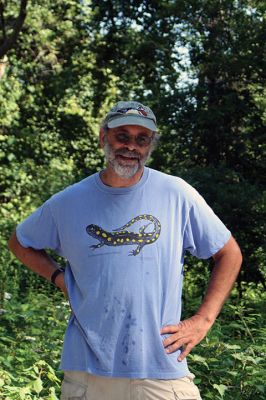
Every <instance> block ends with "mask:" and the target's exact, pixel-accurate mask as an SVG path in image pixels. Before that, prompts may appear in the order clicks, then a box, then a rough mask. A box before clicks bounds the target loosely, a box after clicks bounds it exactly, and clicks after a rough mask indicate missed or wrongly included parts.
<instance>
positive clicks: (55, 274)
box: [50, 267, 65, 286]
mask: <svg viewBox="0 0 266 400" xmlns="http://www.w3.org/2000/svg"><path fill="white" fill-rule="evenodd" d="M64 272H65V270H64V268H62V267H60V268H57V269H56V270H55V271H54V272H53V273H52V275H51V278H50V280H51V283H52V284H53V285H55V286H56V283H55V281H56V278H57V277H58V275H60V274H62V273H64Z"/></svg>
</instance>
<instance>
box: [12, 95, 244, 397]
mask: <svg viewBox="0 0 266 400" xmlns="http://www.w3.org/2000/svg"><path fill="white" fill-rule="evenodd" d="M156 132H157V125H156V118H155V115H154V114H153V112H152V110H151V109H150V108H148V107H145V106H144V105H142V104H140V103H138V102H132V101H130V102H118V103H117V104H116V105H115V106H114V107H113V108H112V109H111V111H110V112H109V113H108V114H107V116H106V118H105V120H104V122H103V124H102V128H101V130H100V145H101V147H102V148H103V150H104V152H105V156H106V161H107V165H106V169H104V170H103V171H101V172H100V173H96V174H94V175H92V176H90V177H88V178H86V179H84V180H83V181H81V182H79V183H77V184H75V185H73V186H70V187H68V188H66V189H65V190H63V191H62V192H60V193H57V194H55V195H54V196H53V197H52V198H51V199H49V200H48V201H47V202H45V203H44V204H43V205H42V206H41V207H40V208H39V209H38V210H36V211H35V212H34V213H33V214H32V215H30V216H29V217H28V218H27V219H26V220H25V221H24V222H22V223H21V224H20V225H19V226H18V227H17V230H16V233H14V234H13V235H12V237H11V239H10V241H9V246H10V249H11V250H12V252H13V253H14V254H15V255H16V257H17V258H18V259H19V260H21V261H22V262H23V263H24V264H25V265H27V266H28V267H29V268H30V269H32V270H33V271H35V272H36V273H38V274H40V275H41V276H43V277H45V278H46V279H49V280H51V281H52V282H53V283H54V284H55V285H57V286H58V287H59V288H60V289H61V290H62V291H63V292H64V293H65V294H67V296H68V298H69V302H70V305H71V309H72V314H71V318H70V320H69V324H68V328H67V331H66V336H65V341H64V348H63V354H62V361H61V368H62V369H63V370H64V371H65V379H64V382H63V386H62V399H90V400H96V399H97V400H99V399H108V400H125V399H132V400H133V399H134V400H136V399H139V400H148V399H151V400H152V399H169V400H174V399H195V400H196V399H200V398H201V397H200V394H199V391H198V388H197V387H196V385H195V384H194V383H193V377H194V376H193V375H192V374H191V373H190V372H189V370H188V367H187V364H186V356H187V355H188V354H189V352H190V351H191V349H192V348H193V347H194V346H195V345H196V344H197V343H199V342H200V341H201V340H202V339H203V338H204V337H205V336H206V334H207V332H208V330H209V329H210V328H211V326H212V325H213V323H214V321H215V319H216V317H217V315H218V313H219V311H220V309H221V307H222V305H223V303H224V301H225V300H226V298H227V296H228V295H229V292H230V290H231V288H232V285H233V283H234V282H235V279H236V277H237V274H238V272H239V269H240V265H241V253H240V250H239V247H238V245H237V244H236V242H235V240H234V239H233V238H232V236H231V234H230V232H229V231H228V230H227V228H226V227H225V226H224V225H223V224H222V222H221V221H220V220H219V219H218V217H217V216H216V215H215V214H214V213H213V211H212V210H211V209H210V208H209V206H208V205H207V204H206V203H205V201H204V200H203V199H202V197H201V196H200V195H199V194H198V193H197V192H196V191H195V190H194V189H193V188H192V187H191V186H190V185H188V184H187V183H185V182H184V181H183V180H182V179H180V178H177V177H174V176H169V175H166V174H163V173H161V172H158V171H155V170H152V169H149V168H147V167H145V166H144V165H145V162H146V160H147V158H148V157H149V155H150V153H151V151H152V149H153V148H154V146H155V143H156V140H157V133H156ZM46 248H50V249H53V250H54V251H55V252H56V253H57V254H59V255H61V256H63V257H65V258H66V259H67V261H68V264H67V267H66V269H65V271H64V270H63V269H61V268H58V265H57V264H56V262H55V261H54V260H53V259H51V258H50V257H49V256H48V255H47V254H46V252H45V250H44V249H46ZM185 251H189V252H190V253H191V254H192V255H194V256H196V257H199V258H209V257H211V256H212V257H213V258H214V261H215V267H214V270H213V273H212V277H211V279H210V282H209V285H208V288H207V292H206V295H205V297H204V300H203V302H202V304H201V305H200V307H199V309H198V310H195V315H193V316H192V317H191V318H189V319H187V320H184V321H181V322H180V315H181V292H182V280H183V260H184V253H185Z"/></svg>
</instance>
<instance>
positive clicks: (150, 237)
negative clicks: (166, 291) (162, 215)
mask: <svg viewBox="0 0 266 400" xmlns="http://www.w3.org/2000/svg"><path fill="white" fill-rule="evenodd" d="M140 220H143V221H149V222H148V223H147V224H145V225H143V226H141V227H140V228H139V232H134V231H128V230H127V228H129V227H130V226H132V225H133V224H135V223H136V222H137V221H140ZM151 224H153V226H154V228H153V230H152V231H150V232H146V230H147V227H148V226H149V225H151ZM86 231H87V233H88V234H89V235H90V236H92V237H93V238H95V239H98V240H99V243H98V244H94V245H92V246H90V247H91V248H92V249H94V250H95V249H99V248H100V247H102V246H104V245H106V246H125V245H136V246H137V248H135V249H134V250H132V251H131V252H130V253H129V255H131V256H136V255H137V254H139V253H140V251H141V250H142V249H143V247H144V246H146V245H147V244H152V243H154V242H155V241H156V240H157V239H158V238H159V236H160V232H161V224H160V222H159V221H158V219H157V218H155V217H153V216H152V215H147V214H142V215H139V216H137V217H135V218H132V219H131V220H130V221H129V222H128V223H127V224H126V225H123V226H121V227H120V228H117V229H113V231H112V232H108V231H105V230H104V229H103V228H101V227H100V226H98V225H94V224H91V225H88V226H87V227H86Z"/></svg>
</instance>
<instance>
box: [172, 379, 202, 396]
mask: <svg viewBox="0 0 266 400" xmlns="http://www.w3.org/2000/svg"><path fill="white" fill-rule="evenodd" d="M171 383H172V389H173V392H174V395H175V399H176V400H202V399H201V397H200V392H199V389H198V387H197V386H196V385H195V383H193V378H191V376H185V377H183V378H180V379H174V380H172V381H171Z"/></svg>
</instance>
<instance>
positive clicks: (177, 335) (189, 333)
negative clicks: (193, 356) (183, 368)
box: [161, 315, 211, 361]
mask: <svg viewBox="0 0 266 400" xmlns="http://www.w3.org/2000/svg"><path fill="white" fill-rule="evenodd" d="M210 327H211V324H210V323H209V322H208V321H206V319H205V318H204V317H203V316H201V315H194V316H193V317H191V318H188V319H185V320H184V321H180V322H179V324H177V325H168V326H165V327H164V328H162V330H161V334H169V333H170V334H171V335H170V336H169V337H168V338H167V339H165V340H164V341H163V345H164V347H165V349H166V352H167V353H173V352H174V351H176V350H178V349H180V348H181V354H180V356H179V357H178V361H182V360H183V359H184V358H185V357H186V356H187V355H188V354H189V353H190V351H191V350H192V349H193V347H194V346H196V345H197V344H198V343H199V342H201V341H202V339H204V337H205V336H206V335H207V332H208V330H209V329H210Z"/></svg>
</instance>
